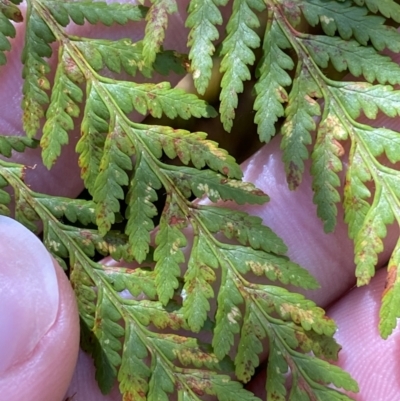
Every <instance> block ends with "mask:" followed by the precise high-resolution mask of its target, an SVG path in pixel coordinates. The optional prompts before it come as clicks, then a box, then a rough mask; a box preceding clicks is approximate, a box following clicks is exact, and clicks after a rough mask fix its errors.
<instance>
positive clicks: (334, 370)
mask: <svg viewBox="0 0 400 401" xmlns="http://www.w3.org/2000/svg"><path fill="white" fill-rule="evenodd" d="M295 361H296V365H297V366H298V368H299V369H303V370H304V372H305V374H306V375H307V376H309V378H310V379H312V380H313V381H315V382H318V383H325V384H333V385H334V386H335V387H337V388H343V389H346V390H349V391H353V392H357V391H359V390H358V386H357V383H356V382H355V381H354V379H352V378H351V377H350V375H349V374H348V373H347V372H345V371H343V370H342V369H341V368H339V367H338V366H334V365H330V364H329V363H328V362H326V361H323V360H321V359H315V358H311V357H310V356H309V355H297V356H296V358H295ZM321 390H322V389H321ZM321 390H320V391H321ZM328 391H332V389H329V388H325V389H324V390H322V391H321V393H322V394H324V393H325V392H328ZM333 391H335V390H333ZM321 399H324V398H321ZM339 399H340V398H339Z"/></svg>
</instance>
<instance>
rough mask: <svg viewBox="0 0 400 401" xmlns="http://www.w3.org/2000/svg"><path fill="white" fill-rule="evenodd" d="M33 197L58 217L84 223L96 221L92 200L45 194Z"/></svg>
mask: <svg viewBox="0 0 400 401" xmlns="http://www.w3.org/2000/svg"><path fill="white" fill-rule="evenodd" d="M35 197H36V199H37V201H38V202H40V203H41V204H42V205H43V206H44V207H45V208H46V209H47V210H49V211H50V212H51V214H52V215H53V216H55V217H56V218H58V219H60V218H62V217H66V218H67V219H68V220H69V221H70V222H71V223H76V222H77V221H79V222H80V223H82V224H84V225H88V224H90V223H95V222H96V218H95V213H94V208H95V204H94V202H93V201H87V200H83V199H69V198H64V197H57V196H46V195H43V194H36V196H35Z"/></svg>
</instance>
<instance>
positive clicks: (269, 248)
mask: <svg viewBox="0 0 400 401" xmlns="http://www.w3.org/2000/svg"><path fill="white" fill-rule="evenodd" d="M196 213H197V214H199V215H200V218H201V221H202V222H203V224H205V226H206V227H207V229H208V230H209V231H210V232H212V233H217V232H222V233H223V234H224V235H225V237H226V238H228V239H231V238H235V239H236V240H237V241H239V243H240V244H242V245H246V246H248V245H250V246H251V247H252V248H253V249H262V250H264V251H265V252H273V253H275V254H278V255H282V254H285V253H286V251H287V248H286V245H285V244H284V243H283V241H282V240H281V239H280V238H279V237H278V236H277V235H276V234H275V233H274V232H273V231H272V230H271V229H270V228H269V227H266V226H264V225H263V224H262V219H261V218H260V217H257V216H251V215H249V214H247V213H246V212H240V211H237V210H235V211H233V210H231V209H226V208H222V207H212V206H206V207H204V206H198V207H197V209H196Z"/></svg>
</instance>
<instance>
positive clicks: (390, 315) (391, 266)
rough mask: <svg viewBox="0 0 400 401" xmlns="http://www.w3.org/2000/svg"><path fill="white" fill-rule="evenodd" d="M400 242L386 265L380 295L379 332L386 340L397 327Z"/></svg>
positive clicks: (399, 285)
mask: <svg viewBox="0 0 400 401" xmlns="http://www.w3.org/2000/svg"><path fill="white" fill-rule="evenodd" d="M399 251H400V242H399V241H398V242H397V244H396V247H395V249H394V250H393V253H392V256H391V258H390V260H389V263H388V268H387V270H388V273H387V279H386V283H385V290H384V291H383V294H382V305H381V309H380V311H379V317H380V321H379V332H380V334H381V336H382V337H383V338H385V339H386V338H388V336H389V335H390V334H392V332H393V330H394V329H395V328H396V326H397V318H399V317H400V314H399V308H398V307H397V305H398V302H399V300H400V284H399V279H398V276H399V266H400V260H399V257H400V252H399Z"/></svg>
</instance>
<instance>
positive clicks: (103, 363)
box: [93, 290, 125, 394]
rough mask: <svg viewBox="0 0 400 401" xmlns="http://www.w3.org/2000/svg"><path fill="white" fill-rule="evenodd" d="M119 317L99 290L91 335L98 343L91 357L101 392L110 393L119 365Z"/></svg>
mask: <svg viewBox="0 0 400 401" xmlns="http://www.w3.org/2000/svg"><path fill="white" fill-rule="evenodd" d="M120 318H121V315H120V313H119V311H118V310H117V309H116V308H115V306H114V305H113V303H112V302H111V300H110V299H109V298H108V297H107V295H106V294H105V293H104V292H103V291H102V290H100V291H99V294H98V307H97V310H96V317H95V322H96V323H95V325H94V327H93V333H94V335H95V336H96V339H97V341H98V348H97V350H96V351H97V352H95V354H94V355H93V357H94V363H95V366H96V380H97V382H98V383H99V386H100V389H101V391H102V392H103V393H104V394H106V393H108V392H110V390H111V388H112V387H113V385H114V380H115V379H116V376H117V367H118V366H119V365H120V364H121V357H120V355H119V351H120V350H121V342H120V338H121V337H122V336H123V335H124V333H125V331H124V329H123V328H122V327H121V326H120V324H119V323H117V322H118V321H119V319H120Z"/></svg>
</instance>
